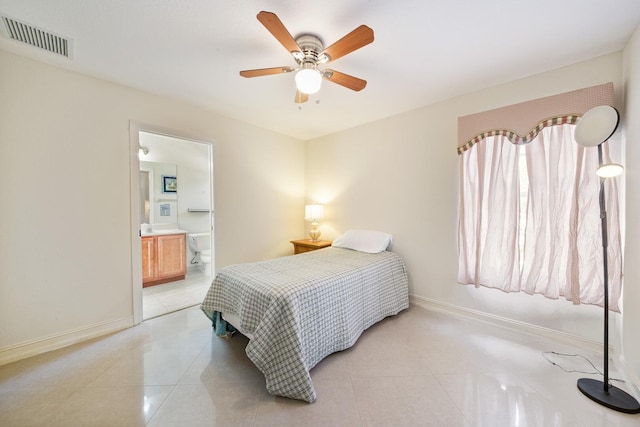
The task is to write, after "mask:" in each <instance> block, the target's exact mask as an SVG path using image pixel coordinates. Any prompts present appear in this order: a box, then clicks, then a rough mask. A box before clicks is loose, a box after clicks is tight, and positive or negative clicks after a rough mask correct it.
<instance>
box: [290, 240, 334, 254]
mask: <svg viewBox="0 0 640 427" xmlns="http://www.w3.org/2000/svg"><path fill="white" fill-rule="evenodd" d="M291 243H292V244H293V253H294V254H301V253H303V252H310V251H315V250H318V249H322V248H326V247H327V246H331V240H318V241H317V242H313V241H311V240H310V239H300V240H292V241H291Z"/></svg>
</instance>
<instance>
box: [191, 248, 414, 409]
mask: <svg viewBox="0 0 640 427" xmlns="http://www.w3.org/2000/svg"><path fill="white" fill-rule="evenodd" d="M408 306H409V291H408V276H407V271H406V267H405V264H404V262H403V260H402V259H401V258H400V256H398V255H397V254H395V253H393V252H389V251H384V252H380V253H377V254H369V253H364V252H358V251H354V250H350V249H342V248H335V247H329V248H325V249H321V250H317V251H312V252H306V253H303V254H299V255H292V256H287V257H282V258H276V259H273V260H268V261H260V262H254V263H246V264H237V265H230V266H227V267H224V268H223V269H221V270H220V271H219V272H218V274H217V275H216V277H215V279H214V280H213V282H212V284H211V287H210V289H209V291H208V293H207V295H206V297H205V299H204V301H203V303H202V305H201V308H202V310H203V311H204V313H205V314H206V315H207V316H208V317H209V318H210V319H215V318H216V317H215V315H216V312H219V313H222V314H223V317H226V318H227V319H229V318H232V319H233V322H235V323H233V326H235V327H236V328H237V329H238V330H239V331H241V332H242V333H244V334H245V335H247V336H248V337H249V338H250V340H249V343H248V344H247V348H246V353H247V356H248V357H249V359H251V361H252V362H253V363H254V364H255V365H256V367H257V368H258V369H259V370H260V371H261V372H262V373H263V374H264V376H265V379H266V384H267V390H268V391H269V393H271V394H274V395H277V396H284V397H290V398H294V399H300V400H304V401H307V402H313V401H314V400H315V398H316V392H315V389H314V387H313V383H312V381H311V376H310V372H309V371H310V370H311V369H312V368H313V367H314V366H315V365H316V364H317V363H319V362H320V361H321V360H322V359H323V358H324V357H326V356H328V355H329V354H331V353H334V352H336V351H341V350H345V349H347V348H349V347H351V346H352V345H353V344H355V342H356V340H357V339H358V337H360V335H361V334H362V332H363V331H364V330H365V329H367V328H368V327H369V326H371V325H373V324H374V323H376V322H378V321H380V320H382V319H383V318H385V317H387V316H391V315H395V314H397V313H399V312H400V311H402V310H404V309H406V308H407V307H408Z"/></svg>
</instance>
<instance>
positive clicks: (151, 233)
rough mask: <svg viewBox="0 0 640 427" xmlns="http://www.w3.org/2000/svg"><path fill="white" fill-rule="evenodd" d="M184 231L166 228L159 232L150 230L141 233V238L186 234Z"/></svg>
mask: <svg viewBox="0 0 640 427" xmlns="http://www.w3.org/2000/svg"><path fill="white" fill-rule="evenodd" d="M186 233H187V232H186V231H185V230H180V229H179V228H168V229H161V230H151V231H143V232H142V236H143V237H145V236H161V235H164V234H186Z"/></svg>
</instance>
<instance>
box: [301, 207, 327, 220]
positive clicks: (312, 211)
mask: <svg viewBox="0 0 640 427" xmlns="http://www.w3.org/2000/svg"><path fill="white" fill-rule="evenodd" d="M323 217H324V206H322V205H320V204H313V205H305V207H304V219H305V220H307V221H315V220H317V219H322V218H323Z"/></svg>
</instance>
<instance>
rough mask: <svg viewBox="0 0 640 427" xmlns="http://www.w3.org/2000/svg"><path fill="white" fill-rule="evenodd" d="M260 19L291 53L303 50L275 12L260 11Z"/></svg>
mask: <svg viewBox="0 0 640 427" xmlns="http://www.w3.org/2000/svg"><path fill="white" fill-rule="evenodd" d="M258 21H260V22H261V23H262V25H264V27H265V28H266V29H267V30H269V32H270V33H271V34H273V37H275V38H276V39H277V40H278V41H279V42H280V44H281V45H282V46H284V48H285V49H287V51H289V53H291V54H293V52H301V49H300V46H298V43H296V40H295V39H294V38H293V36H292V35H291V33H289V30H287V28H286V27H285V26H284V24H283V23H282V21H280V18H278V16H277V15H276V14H275V13H272V12H265V11H262V12H260V13H258Z"/></svg>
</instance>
